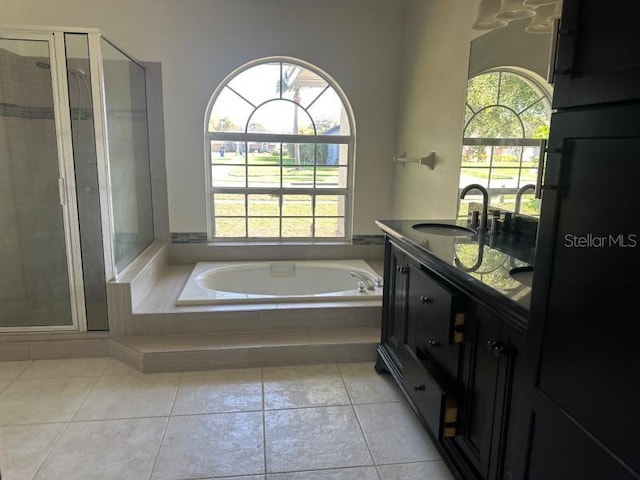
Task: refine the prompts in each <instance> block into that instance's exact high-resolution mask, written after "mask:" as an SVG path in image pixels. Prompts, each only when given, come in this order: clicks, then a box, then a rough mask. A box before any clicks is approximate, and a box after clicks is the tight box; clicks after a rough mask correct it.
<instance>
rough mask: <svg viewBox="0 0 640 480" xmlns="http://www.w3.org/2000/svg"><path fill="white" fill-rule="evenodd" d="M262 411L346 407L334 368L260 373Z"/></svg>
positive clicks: (346, 401)
mask: <svg viewBox="0 0 640 480" xmlns="http://www.w3.org/2000/svg"><path fill="white" fill-rule="evenodd" d="M263 378H264V405H265V407H264V408H265V410H273V409H281V408H296V407H319V406H329V405H349V397H348V395H347V391H346V389H345V387H344V383H343V382H342V378H341V377H340V371H339V370H338V367H337V365H335V364H330V365H308V366H295V367H270V368H265V369H263Z"/></svg>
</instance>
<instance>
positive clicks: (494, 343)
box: [487, 340, 506, 357]
mask: <svg viewBox="0 0 640 480" xmlns="http://www.w3.org/2000/svg"><path fill="white" fill-rule="evenodd" d="M487 350H488V351H490V352H493V354H494V355H495V356H496V357H499V356H500V355H501V354H503V353H504V352H505V350H506V348H505V346H504V343H502V342H500V341H498V340H489V341H488V342H487Z"/></svg>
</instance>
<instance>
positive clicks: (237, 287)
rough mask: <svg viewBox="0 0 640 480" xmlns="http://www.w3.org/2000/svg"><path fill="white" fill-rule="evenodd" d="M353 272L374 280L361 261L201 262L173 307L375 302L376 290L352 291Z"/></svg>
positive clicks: (379, 294) (379, 292)
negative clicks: (352, 301) (349, 301)
mask: <svg viewBox="0 0 640 480" xmlns="http://www.w3.org/2000/svg"><path fill="white" fill-rule="evenodd" d="M350 272H356V273H359V274H361V275H364V276H366V277H368V278H370V279H372V280H373V279H375V278H379V275H378V274H377V273H376V272H375V271H374V270H373V269H372V268H371V267H370V266H369V265H367V263H366V262H364V261H363V260H322V261H275V262H268V261H267V262H226V263H218V262H216V263H213V262H201V263H198V264H196V266H195V267H194V269H193V271H192V272H191V275H190V276H189V279H188V280H187V283H186V284H185V286H184V288H183V289H182V292H181V293H180V296H179V297H178V300H177V302H176V305H215V304H221V303H227V304H228V303H238V304H242V303H281V302H332V301H347V300H380V299H381V298H382V287H377V288H375V290H365V291H364V292H359V291H358V281H359V279H358V278H354V277H353V276H352V275H351V273H350Z"/></svg>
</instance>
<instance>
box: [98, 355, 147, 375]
mask: <svg viewBox="0 0 640 480" xmlns="http://www.w3.org/2000/svg"><path fill="white" fill-rule="evenodd" d="M102 374H103V375H104V376H124V375H143V373H142V372H141V371H140V370H136V369H135V368H133V367H130V366H129V365H125V364H124V363H122V362H121V361H119V360H116V359H115V358H110V359H109V363H108V364H107V367H106V368H105V369H104V372H102Z"/></svg>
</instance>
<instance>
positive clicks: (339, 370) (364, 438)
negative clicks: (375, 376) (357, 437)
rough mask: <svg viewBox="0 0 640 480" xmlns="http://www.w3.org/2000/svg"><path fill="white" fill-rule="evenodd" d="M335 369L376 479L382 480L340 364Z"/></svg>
mask: <svg viewBox="0 0 640 480" xmlns="http://www.w3.org/2000/svg"><path fill="white" fill-rule="evenodd" d="M336 367H337V368H338V372H340V379H341V380H342V384H343V385H344V389H345V390H346V391H347V396H348V397H349V401H350V402H351V405H350V406H351V411H352V412H353V415H354V416H355V417H356V422H357V423H358V428H359V429H360V434H361V435H362V439H363V440H364V444H365V445H366V446H367V451H368V452H369V456H370V457H371V461H372V462H373V468H374V469H375V471H376V475H377V476H378V479H380V480H381V479H382V477H381V476H380V472H379V471H378V467H377V465H376V459H375V458H374V456H373V452H372V451H371V447H370V446H369V442H368V441H367V436H366V435H365V434H364V428H363V427H362V424H361V423H360V418H358V413H357V412H356V407H355V405H354V404H353V399H352V398H351V394H350V393H349V389H348V388H347V382H346V381H345V379H344V373H343V372H342V369H341V368H340V364H339V363H336Z"/></svg>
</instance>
